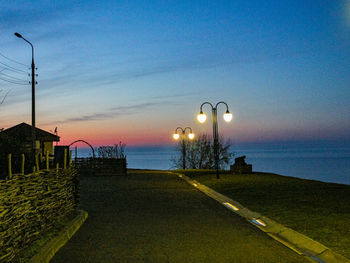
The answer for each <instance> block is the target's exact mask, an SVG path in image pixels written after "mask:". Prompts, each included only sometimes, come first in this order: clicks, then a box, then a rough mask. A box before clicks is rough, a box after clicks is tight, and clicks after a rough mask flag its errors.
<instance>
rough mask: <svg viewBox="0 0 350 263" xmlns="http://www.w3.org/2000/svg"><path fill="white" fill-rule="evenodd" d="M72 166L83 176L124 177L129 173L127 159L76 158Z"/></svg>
mask: <svg viewBox="0 0 350 263" xmlns="http://www.w3.org/2000/svg"><path fill="white" fill-rule="evenodd" d="M72 164H73V166H74V167H75V168H76V169H77V170H78V171H79V174H80V175H81V176H123V175H126V173H127V162H126V158H75V159H73V160H72Z"/></svg>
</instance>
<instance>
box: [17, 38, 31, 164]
mask: <svg viewBox="0 0 350 263" xmlns="http://www.w3.org/2000/svg"><path fill="white" fill-rule="evenodd" d="M15 36H16V37H18V38H22V39H23V40H24V41H25V42H27V43H28V44H29V45H30V46H31V47H32V154H33V162H34V164H35V154H36V138H35V137H36V136H35V84H36V82H35V64H34V47H33V45H32V43H30V42H29V41H28V40H27V39H25V38H24V37H23V36H22V35H21V34H19V33H17V32H16V33H15Z"/></svg>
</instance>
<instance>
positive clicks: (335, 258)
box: [173, 172, 350, 263]
mask: <svg viewBox="0 0 350 263" xmlns="http://www.w3.org/2000/svg"><path fill="white" fill-rule="evenodd" d="M173 174H175V175H177V176H178V177H179V178H181V179H183V180H185V181H186V182H187V183H188V184H190V185H192V186H194V187H195V188H197V189H198V190H199V191H201V192H203V193H204V194H206V195H207V196H209V197H211V198H213V199H214V200H216V201H218V202H220V203H221V204H222V205H224V206H225V207H226V208H228V209H229V210H231V211H232V212H234V213H236V214H238V215H240V216H241V217H243V218H245V219H246V220H247V221H248V222H249V223H251V224H252V225H254V226H255V227H257V228H259V229H260V230H262V231H263V232H265V233H266V234H268V235H269V236H271V237H272V238H274V239H275V240H277V241H278V242H280V243H282V244H283V245H285V246H287V247H288V248H290V249H292V250H293V251H294V252H296V253H298V254H299V255H303V256H305V257H306V258H308V259H312V261H315V262H325V263H342V262H344V263H350V260H349V259H347V258H345V257H344V256H342V255H340V254H337V253H336V252H334V251H332V250H331V249H329V248H328V247H326V246H324V245H322V244H320V243H319V242H317V241H315V240H313V239H311V238H309V237H307V236H305V235H303V234H300V233H298V232H296V231H294V230H293V229H290V228H288V227H285V226H283V225H281V224H279V223H277V222H275V221H273V220H271V219H269V218H267V217H265V216H263V215H261V214H259V213H256V212H253V211H250V210H249V209H248V208H246V207H244V206H243V205H241V204H240V203H239V202H237V201H234V200H232V199H230V198H229V197H227V196H225V195H222V194H220V193H218V192H216V191H214V190H213V189H211V188H209V187H207V186H205V185H202V184H200V183H199V182H197V181H196V180H193V179H191V178H189V177H187V176H186V175H184V174H180V173H175V172H173Z"/></svg>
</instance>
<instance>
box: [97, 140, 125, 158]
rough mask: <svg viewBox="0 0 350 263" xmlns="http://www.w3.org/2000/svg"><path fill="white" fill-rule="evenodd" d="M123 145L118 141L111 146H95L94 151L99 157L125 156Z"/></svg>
mask: <svg viewBox="0 0 350 263" xmlns="http://www.w3.org/2000/svg"><path fill="white" fill-rule="evenodd" d="M125 146H126V145H125V144H124V143H122V142H119V144H114V145H113V146H100V147H98V148H96V152H97V154H98V157H100V158H125Z"/></svg>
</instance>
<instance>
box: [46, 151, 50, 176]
mask: <svg viewBox="0 0 350 263" xmlns="http://www.w3.org/2000/svg"><path fill="white" fill-rule="evenodd" d="M49 164H50V163H49V151H46V171H50V167H49Z"/></svg>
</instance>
